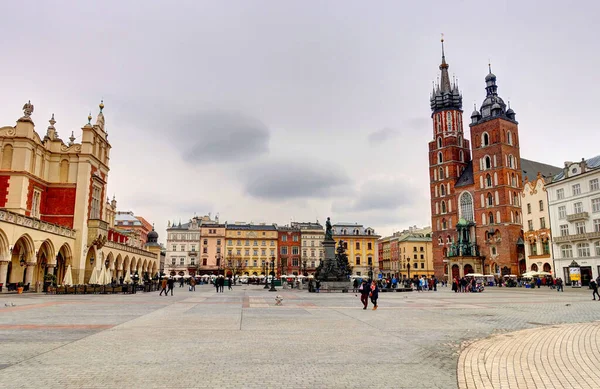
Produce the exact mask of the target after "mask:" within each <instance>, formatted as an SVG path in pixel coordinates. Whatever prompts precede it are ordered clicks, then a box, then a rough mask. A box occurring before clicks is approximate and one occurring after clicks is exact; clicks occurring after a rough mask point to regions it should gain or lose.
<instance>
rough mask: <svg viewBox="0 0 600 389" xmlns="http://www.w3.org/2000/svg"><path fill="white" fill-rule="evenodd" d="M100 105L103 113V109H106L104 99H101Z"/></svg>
mask: <svg viewBox="0 0 600 389" xmlns="http://www.w3.org/2000/svg"><path fill="white" fill-rule="evenodd" d="M98 107H100V113H102V110H103V109H104V100H100V104H99V105H98Z"/></svg>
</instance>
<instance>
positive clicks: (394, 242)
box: [390, 237, 400, 277]
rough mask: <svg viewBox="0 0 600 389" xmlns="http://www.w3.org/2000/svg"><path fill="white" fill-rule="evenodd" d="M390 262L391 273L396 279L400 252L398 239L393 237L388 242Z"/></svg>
mask: <svg viewBox="0 0 600 389" xmlns="http://www.w3.org/2000/svg"><path fill="white" fill-rule="evenodd" d="M390 262H391V263H392V272H393V274H394V276H396V277H398V274H399V270H400V250H399V247H398V239H397V238H395V237H394V238H392V239H391V240H390Z"/></svg>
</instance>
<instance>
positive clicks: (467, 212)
mask: <svg viewBox="0 0 600 389" xmlns="http://www.w3.org/2000/svg"><path fill="white" fill-rule="evenodd" d="M459 202H460V217H461V218H463V219H465V220H466V221H470V222H473V221H474V220H475V219H474V216H473V196H471V193H469V192H463V193H462V194H461V195H460V200H459Z"/></svg>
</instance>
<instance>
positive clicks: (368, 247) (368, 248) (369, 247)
mask: <svg viewBox="0 0 600 389" xmlns="http://www.w3.org/2000/svg"><path fill="white" fill-rule="evenodd" d="M372 249H373V247H372V243H371V242H368V243H367V250H372Z"/></svg>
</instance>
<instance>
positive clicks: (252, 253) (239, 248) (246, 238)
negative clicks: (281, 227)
mask: <svg viewBox="0 0 600 389" xmlns="http://www.w3.org/2000/svg"><path fill="white" fill-rule="evenodd" d="M277 238H278V234H277V227H275V225H273V224H245V223H235V224H226V225H225V239H226V241H227V246H226V253H225V263H224V267H225V269H226V273H228V272H229V271H231V272H232V274H236V275H250V276H252V275H260V274H263V273H264V269H263V266H264V264H265V263H266V262H268V263H269V266H270V265H271V261H272V260H275V267H276V268H275V273H277V260H276V258H277ZM270 271H271V270H269V272H270Z"/></svg>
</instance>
